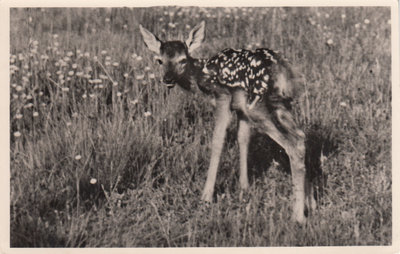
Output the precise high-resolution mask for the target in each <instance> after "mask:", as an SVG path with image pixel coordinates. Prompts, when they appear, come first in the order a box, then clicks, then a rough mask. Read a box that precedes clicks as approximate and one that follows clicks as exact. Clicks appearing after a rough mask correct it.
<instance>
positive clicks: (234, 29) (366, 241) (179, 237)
mask: <svg viewBox="0 0 400 254" xmlns="http://www.w3.org/2000/svg"><path fill="white" fill-rule="evenodd" d="M10 16H11V26H10V33H11V34H10V35H11V41H10V46H11V47H10V48H11V52H10V66H11V67H10V84H11V89H10V90H11V94H10V123H11V126H10V130H11V131H10V138H11V147H10V157H11V165H10V166H11V179H10V181H11V190H10V191H11V203H10V211H11V221H10V226H11V246H13V247H28V246H29V247H39V246H41V247H44V246H53V247H55V246H69V247H100V246H103V247H108V246H135V247H137V246H159V247H163V246H180V247H191V246H316V245H318V246H325V245H388V244H391V239H392V234H391V232H392V231H391V230H392V224H391V221H392V218H391V216H392V213H391V207H392V200H391V188H392V185H391V73H390V70H391V51H390V48H391V47H390V36H391V30H390V20H389V19H390V10H389V8H376V7H374V8H197V7H193V8H187V7H185V8H180V7H157V8H135V9H128V8H121V9H12V10H11V15H10ZM201 20H206V22H207V39H206V42H205V44H204V45H203V46H202V48H201V49H200V50H198V52H197V53H196V56H198V57H209V56H211V55H213V54H215V53H217V52H218V51H220V50H222V49H224V48H225V47H233V48H249V49H254V48H257V47H270V48H273V49H275V50H279V51H281V52H283V53H284V55H285V56H287V58H289V59H290V60H291V61H292V62H293V63H294V65H295V66H296V68H297V69H298V71H299V72H300V73H301V74H302V75H304V78H305V80H307V82H306V84H305V88H304V89H305V93H304V95H303V97H302V98H301V100H300V102H299V104H298V107H297V109H296V118H297V119H298V122H299V124H300V125H301V126H302V128H303V129H304V130H305V131H306V133H307V155H308V156H307V157H308V159H307V164H308V166H309V168H313V169H316V170H317V174H316V180H315V184H316V188H317V193H318V209H317V211H316V212H315V213H314V214H312V216H310V219H309V222H308V224H307V225H306V226H305V227H299V226H298V225H296V224H294V223H291V222H289V221H290V219H289V218H290V210H291V203H290V196H291V187H290V186H291V180H290V177H289V176H288V175H287V173H285V170H286V171H288V166H287V164H288V163H287V158H286V156H285V153H284V151H282V149H281V148H280V147H278V146H277V145H276V144H275V143H273V142H272V141H271V140H270V139H268V138H267V137H264V136H260V135H255V136H254V137H253V138H252V141H253V142H252V144H251V147H250V150H251V153H250V157H251V158H252V160H251V170H250V172H249V174H250V175H249V176H250V182H251V183H250V184H251V187H250V190H249V191H248V193H247V194H248V195H247V196H246V201H243V200H239V198H238V197H239V187H238V172H237V171H238V156H237V154H238V149H237V145H236V141H235V135H236V134H235V130H236V126H235V124H233V125H232V126H231V127H230V129H229V133H228V137H227V144H226V148H225V151H224V154H223V159H222V162H221V165H220V171H219V173H218V178H217V183H216V193H215V202H214V203H213V204H211V205H209V206H205V205H204V204H202V203H201V202H200V201H199V200H200V194H201V191H202V187H203V184H204V181H205V176H206V170H207V167H208V161H209V149H208V144H209V143H210V139H211V133H212V128H213V113H212V107H211V106H210V105H209V104H208V103H207V99H206V98H203V97H202V96H201V95H190V94H186V93H185V92H183V91H181V90H179V89H174V90H167V89H166V88H164V87H163V86H162V85H160V83H161V82H160V79H161V74H160V70H159V67H158V66H157V65H156V64H155V63H154V61H153V58H152V55H151V54H150V53H149V52H147V51H146V49H145V47H144V44H143V42H142V41H141V36H140V34H139V31H138V26H139V23H140V24H142V25H143V26H145V27H146V28H148V29H149V30H151V31H153V32H154V33H155V34H157V35H158V36H159V38H162V39H184V38H185V36H187V34H188V32H189V31H190V29H191V28H192V27H193V26H194V25H196V24H197V23H199V22H200V21H201ZM282 169H283V170H282ZM318 170H320V171H318Z"/></svg>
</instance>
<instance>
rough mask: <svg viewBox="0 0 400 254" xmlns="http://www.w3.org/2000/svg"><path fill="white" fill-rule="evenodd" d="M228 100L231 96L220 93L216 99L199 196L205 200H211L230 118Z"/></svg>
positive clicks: (229, 100)
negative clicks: (211, 137)
mask: <svg viewBox="0 0 400 254" xmlns="http://www.w3.org/2000/svg"><path fill="white" fill-rule="evenodd" d="M230 102H231V96H230V95H225V94H223V95H220V97H218V98H217V101H216V103H217V105H216V115H215V128H214V133H213V139H212V144H211V159H210V167H209V168H208V173H207V181H206V184H205V186H204V190H203V195H202V197H201V199H202V200H204V201H207V202H211V201H212V197H213V192H214V185H215V179H216V177H217V170H218V165H219V160H220V157H221V153H222V148H223V146H224V141H225V135H226V129H227V128H228V125H229V123H230V122H231V118H232V116H231V110H230Z"/></svg>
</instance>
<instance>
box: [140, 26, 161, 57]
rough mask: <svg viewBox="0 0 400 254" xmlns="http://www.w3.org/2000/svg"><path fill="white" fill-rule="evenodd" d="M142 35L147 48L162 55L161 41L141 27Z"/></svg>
mask: <svg viewBox="0 0 400 254" xmlns="http://www.w3.org/2000/svg"><path fill="white" fill-rule="evenodd" d="M139 28H140V33H141V34H142V36H143V41H144V44H146V46H147V48H148V49H150V50H151V51H153V52H154V53H156V54H157V55H160V48H161V43H162V42H161V40H160V39H158V38H157V36H155V35H154V34H152V33H151V32H150V31H149V30H147V29H146V28H144V27H142V25H139Z"/></svg>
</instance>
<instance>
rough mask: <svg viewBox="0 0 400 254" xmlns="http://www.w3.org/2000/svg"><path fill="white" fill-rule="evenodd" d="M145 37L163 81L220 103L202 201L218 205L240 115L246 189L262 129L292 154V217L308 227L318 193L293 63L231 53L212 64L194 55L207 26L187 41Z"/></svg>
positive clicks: (264, 53) (261, 53) (268, 53)
mask: <svg viewBox="0 0 400 254" xmlns="http://www.w3.org/2000/svg"><path fill="white" fill-rule="evenodd" d="M140 32H141V34H142V36H143V39H144V42H145V44H146V46H147V48H148V49H149V50H151V51H152V52H154V53H155V54H156V57H157V61H158V62H159V63H160V64H162V66H163V70H164V78H163V82H164V83H165V84H166V85H167V86H168V87H169V88H171V87H173V86H175V85H176V84H177V85H179V86H180V87H182V88H183V89H185V90H188V91H191V92H203V93H205V94H207V95H212V96H214V98H215V102H216V104H215V108H216V112H215V129H214V133H213V139H212V149H211V150H212V154H211V159H210V166H209V169H208V173H207V181H206V184H205V187H204V190H203V194H202V200H204V201H208V202H211V201H212V197H213V192H214V185H215V179H216V175H217V168H218V164H219V161H220V156H221V151H222V148H223V144H224V139H225V135H226V129H227V127H228V125H229V124H230V122H231V115H232V111H235V112H236V113H237V116H238V121H239V129H238V143H239V151H240V186H241V188H242V189H243V190H245V189H247V188H248V187H249V182H248V176H247V153H248V145H249V140H250V132H251V130H252V129H256V130H258V131H261V132H262V133H265V134H267V135H269V136H270V137H271V138H272V139H273V140H275V141H276V142H277V143H278V144H279V145H280V146H281V147H282V148H284V149H285V151H286V153H287V154H288V156H289V159H290V167H291V171H292V184H293V194H294V199H295V201H294V207H293V216H292V217H293V219H294V220H295V221H297V222H299V223H305V221H306V218H305V209H306V201H307V202H308V205H309V206H308V207H309V208H310V209H311V208H312V209H313V208H315V200H314V197H313V194H312V191H311V189H312V188H308V187H309V186H308V184H306V169H305V161H304V159H305V144H304V139H305V135H304V133H303V131H302V130H300V129H299V128H298V127H297V125H296V123H295V121H294V119H293V116H292V114H291V112H290V108H291V105H290V102H291V100H292V98H293V97H294V96H295V93H296V87H295V84H294V83H295V80H296V77H295V74H294V72H293V71H292V70H291V68H290V66H289V64H288V63H287V61H286V60H285V59H284V58H283V57H281V56H280V55H279V54H278V53H276V52H274V51H272V50H269V49H257V50H256V51H254V52H252V51H248V50H243V49H242V50H233V49H225V50H223V51H222V52H220V53H218V54H217V55H215V56H214V57H211V58H210V59H195V58H193V57H191V54H192V52H193V51H194V50H195V49H196V48H198V47H199V46H200V45H201V43H202V42H203V40H204V38H205V23H204V21H202V22H201V23H200V24H199V25H197V26H196V27H194V28H193V29H192V30H191V32H190V33H189V38H188V39H187V40H186V41H185V42H181V41H161V40H160V39H158V38H157V37H156V36H155V35H154V34H152V33H151V32H149V31H148V30H147V29H145V28H143V27H142V26H141V25H140ZM248 102H251V103H248ZM306 192H307V195H306Z"/></svg>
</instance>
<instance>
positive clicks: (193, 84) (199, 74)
mask: <svg viewBox="0 0 400 254" xmlns="http://www.w3.org/2000/svg"><path fill="white" fill-rule="evenodd" d="M206 63H207V59H197V58H191V57H190V58H189V66H188V68H187V69H186V72H185V73H184V75H183V77H182V78H181V79H180V80H178V84H179V85H180V86H181V87H183V88H184V89H186V90H189V91H192V92H194V91H195V90H196V88H198V89H200V91H201V92H203V93H205V94H211V93H212V92H211V91H210V87H209V84H206V83H205V82H202V81H203V80H204V78H205V74H204V72H203V68H204V66H205V64H206Z"/></svg>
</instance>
